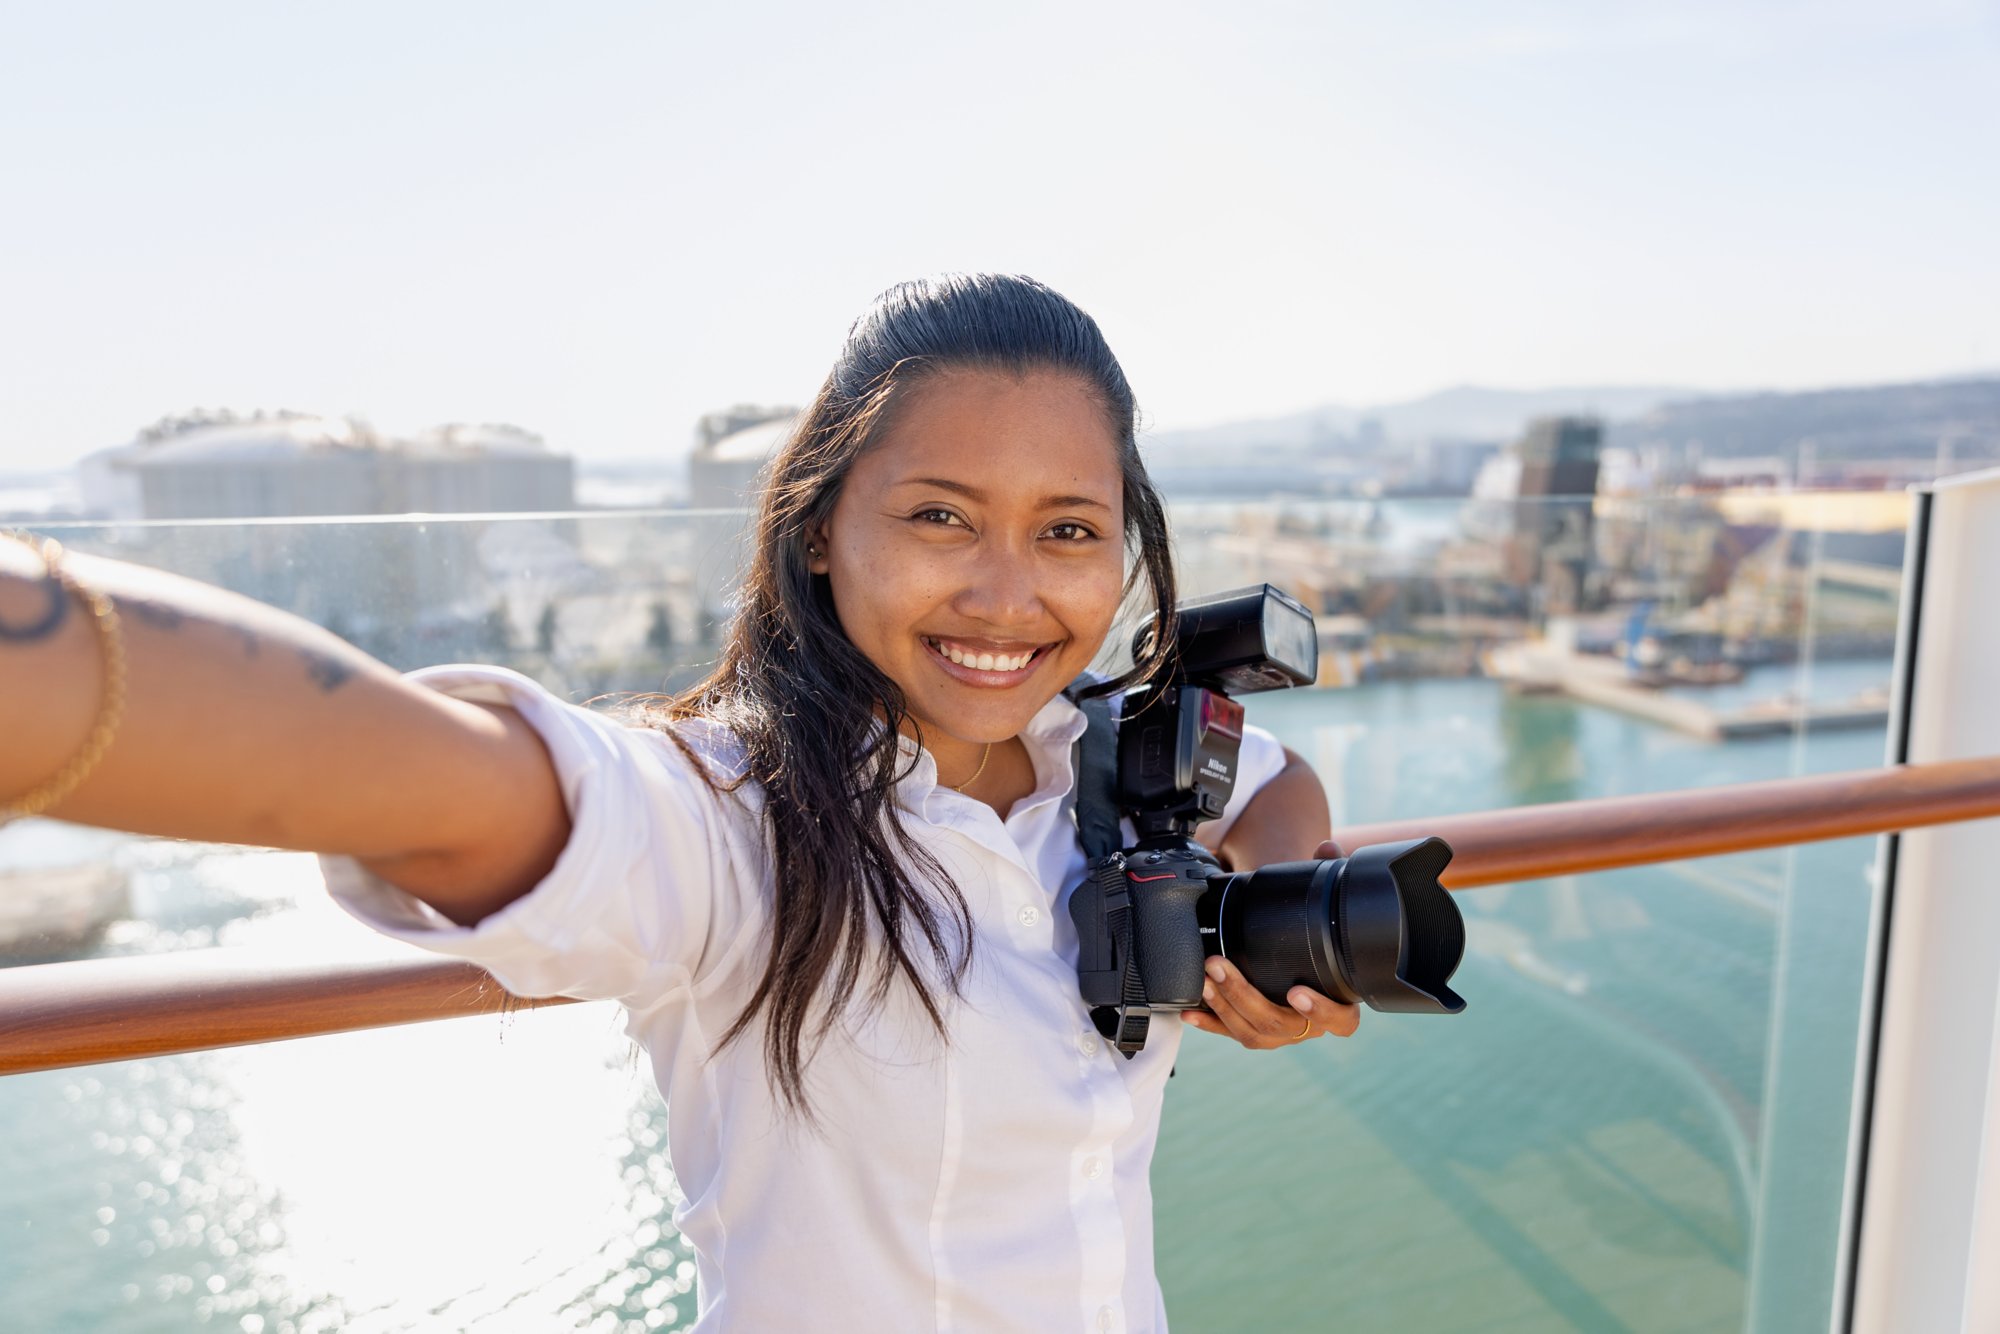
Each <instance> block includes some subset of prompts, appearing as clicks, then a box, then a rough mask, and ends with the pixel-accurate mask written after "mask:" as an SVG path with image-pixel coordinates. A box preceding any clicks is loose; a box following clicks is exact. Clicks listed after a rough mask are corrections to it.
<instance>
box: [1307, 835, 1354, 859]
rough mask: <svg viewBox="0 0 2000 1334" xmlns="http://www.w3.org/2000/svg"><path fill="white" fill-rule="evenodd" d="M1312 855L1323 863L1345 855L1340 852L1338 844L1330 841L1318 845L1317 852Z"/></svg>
mask: <svg viewBox="0 0 2000 1334" xmlns="http://www.w3.org/2000/svg"><path fill="white" fill-rule="evenodd" d="M1313 855H1314V856H1315V857H1318V858H1319V859H1320V860H1322V861H1325V860H1327V859H1329V858H1333V857H1345V856H1346V855H1347V854H1346V853H1345V852H1343V851H1341V848H1340V844H1338V843H1336V842H1334V841H1333V840H1332V839H1328V840H1327V841H1326V842H1324V843H1322V844H1320V845H1319V851H1318V852H1316V853H1314V854H1313Z"/></svg>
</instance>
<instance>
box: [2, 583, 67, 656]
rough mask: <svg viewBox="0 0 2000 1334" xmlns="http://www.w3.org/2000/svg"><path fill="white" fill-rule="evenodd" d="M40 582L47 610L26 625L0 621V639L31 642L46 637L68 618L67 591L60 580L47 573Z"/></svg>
mask: <svg viewBox="0 0 2000 1334" xmlns="http://www.w3.org/2000/svg"><path fill="white" fill-rule="evenodd" d="M41 582H42V587H43V588H44V589H45V590H47V593H48V599H49V606H48V610H47V611H45V612H43V613H42V614H41V616H40V617H39V618H38V619H36V620H34V621H31V622H29V623H28V624H27V625H9V624H8V623H7V622H5V621H0V640H5V641H6V642H8V643H10V644H32V643H34V642H35V641H36V640H38V639H47V638H48V637H49V636H50V635H52V634H54V633H55V632H56V631H58V630H60V629H61V628H62V623H63V622H64V621H65V620H67V619H69V592H68V590H67V589H65V588H64V587H63V586H62V580H60V579H57V578H56V577H55V576H54V575H48V576H45V577H44V578H43V579H42V581H41Z"/></svg>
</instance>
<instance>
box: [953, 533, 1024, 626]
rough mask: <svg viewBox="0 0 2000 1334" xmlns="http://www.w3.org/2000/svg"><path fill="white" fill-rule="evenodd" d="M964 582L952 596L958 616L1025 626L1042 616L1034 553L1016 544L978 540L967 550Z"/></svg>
mask: <svg viewBox="0 0 2000 1334" xmlns="http://www.w3.org/2000/svg"><path fill="white" fill-rule="evenodd" d="M969 554H970V555H971V560H970V561H969V562H968V565H969V568H968V569H967V570H966V572H965V575H966V578H965V582H964V584H963V586H961V588H960V589H959V592H958V595H957V596H956V597H955V598H953V599H952V603H953V609H954V610H956V611H957V612H958V613H959V614H960V615H962V616H966V617H969V618H972V619H975V620H979V621H984V622H985V623H986V624H988V625H992V626H996V627H1001V626H1027V625H1032V624H1035V623H1037V622H1039V621H1040V620H1041V619H1042V593H1041V584H1040V571H1039V570H1038V569H1037V567H1036V562H1035V558H1034V552H1033V551H1032V550H1031V549H1027V548H1024V547H1023V546H1021V545H1020V544H1018V543H1012V542H1003V543H981V544H980V547H979V549H978V550H976V551H974V552H971V553H969Z"/></svg>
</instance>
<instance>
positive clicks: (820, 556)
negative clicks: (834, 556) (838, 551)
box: [806, 523, 833, 574]
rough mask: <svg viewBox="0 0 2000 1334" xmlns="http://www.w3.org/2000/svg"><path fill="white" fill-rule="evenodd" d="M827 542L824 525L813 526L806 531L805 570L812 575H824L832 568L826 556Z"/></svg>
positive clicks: (829, 559) (830, 561)
mask: <svg viewBox="0 0 2000 1334" xmlns="http://www.w3.org/2000/svg"><path fill="white" fill-rule="evenodd" d="M828 542H829V539H828V538H827V533H826V525H825V524H823V523H821V524H815V525H814V526H813V527H811V528H808V529H807V530H806V568H807V569H808V570H810V571H812V572H813V573H814V574H825V573H827V572H828V571H829V570H831V569H832V568H833V561H832V560H831V558H829V557H828V556H827V554H826V553H827V548H828Z"/></svg>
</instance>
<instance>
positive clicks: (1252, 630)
mask: <svg viewBox="0 0 2000 1334" xmlns="http://www.w3.org/2000/svg"><path fill="white" fill-rule="evenodd" d="M1154 629H1155V626H1154V622H1152V621H1150V620H1149V621H1147V622H1146V624H1144V625H1142V626H1140V627H1139V631H1138V633H1137V634H1135V635H1134V636H1133V637H1132V654H1133V656H1134V657H1135V658H1137V657H1142V656H1144V654H1145V653H1146V650H1147V649H1148V647H1150V645H1151V644H1152V641H1153V632H1154ZM1173 635H1174V640H1175V645H1176V647H1175V661H1174V662H1173V663H1172V665H1171V670H1172V672H1173V675H1174V677H1175V679H1177V680H1179V681H1181V682H1184V683H1185V684H1188V685H1196V686H1202V687H1204V688H1206V689H1209V690H1216V691H1220V692H1222V693H1223V694H1225V695H1251V694H1255V693H1257V692H1258V691H1260V690H1280V689H1283V688H1284V687H1286V686H1309V685H1311V684H1312V683H1313V682H1314V681H1315V680H1317V679H1318V678H1319V638H1318V636H1317V635H1315V634H1314V633H1313V618H1312V613H1311V612H1309V611H1307V610H1306V608H1305V604H1304V603H1302V602H1300V601H1298V599H1296V598H1293V597H1291V596H1289V595H1288V594H1286V593H1284V592H1281V591H1280V590H1278V589H1276V588H1273V587H1272V586H1271V585H1269V584H1258V585H1256V586H1255V587H1253V588H1237V589H1232V590H1230V591H1229V592H1227V593H1211V594H1209V595H1208V596H1207V597H1199V598H1190V599H1189V600H1188V601H1186V602H1183V603H1181V604H1180V606H1178V607H1177V608H1175V609H1174V627H1173Z"/></svg>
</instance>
